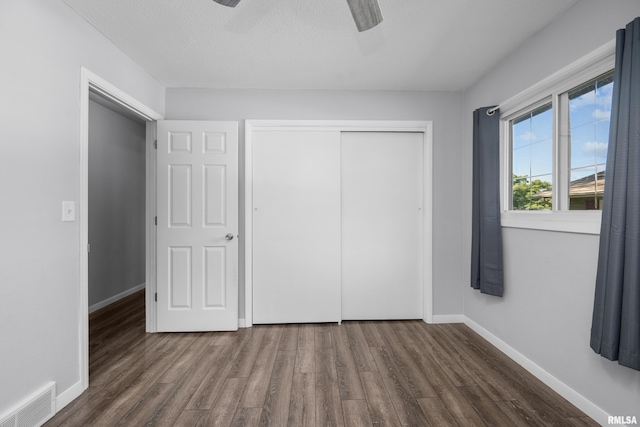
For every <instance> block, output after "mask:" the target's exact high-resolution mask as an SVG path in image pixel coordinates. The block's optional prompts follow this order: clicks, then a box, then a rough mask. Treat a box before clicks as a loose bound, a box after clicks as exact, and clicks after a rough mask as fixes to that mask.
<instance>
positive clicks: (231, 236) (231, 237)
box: [224, 233, 233, 240]
mask: <svg viewBox="0 0 640 427" xmlns="http://www.w3.org/2000/svg"><path fill="white" fill-rule="evenodd" d="M224 238H225V239H227V240H233V234H231V233H229V234H227V235H226V236H224Z"/></svg>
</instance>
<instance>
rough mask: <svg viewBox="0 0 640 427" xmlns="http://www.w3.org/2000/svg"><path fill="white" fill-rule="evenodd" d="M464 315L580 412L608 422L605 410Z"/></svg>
mask: <svg viewBox="0 0 640 427" xmlns="http://www.w3.org/2000/svg"><path fill="white" fill-rule="evenodd" d="M463 317H464V324H465V325H467V326H468V327H470V328H471V329H473V330H474V331H475V332H476V333H477V334H478V335H480V336H481V337H482V338H484V339H486V340H487V341H489V342H490V343H491V344H493V345H494V346H495V347H496V348H497V349H498V350H500V351H501V352H503V353H504V354H506V355H507V356H509V358H511V359H512V360H514V361H515V362H516V363H518V364H519V365H520V366H522V367H523V368H525V369H526V370H527V371H529V372H530V373H531V374H533V376H535V377H536V378H538V379H539V380H540V381H542V382H543V383H545V384H546V385H548V386H549V387H551V389H553V390H554V391H555V392H556V393H558V394H559V395H561V396H562V397H564V398H565V399H567V400H568V401H569V402H571V403H572V404H573V405H574V406H576V407H577V408H578V409H580V410H581V411H582V412H584V413H585V414H587V415H588V416H590V417H591V418H593V419H594V420H595V421H596V422H597V423H599V424H600V425H607V424H608V417H609V414H607V413H606V412H605V411H603V410H602V409H600V408H599V407H598V406H596V405H595V404H594V403H593V402H591V401H590V400H588V399H587V398H585V397H584V396H582V395H581V394H580V393H578V392H577V391H575V390H574V389H572V388H571V387H569V386H568V385H566V384H565V383H563V382H562V381H560V380H559V379H558V378H556V377H554V376H553V375H551V374H550V373H549V372H547V371H545V370H544V369H543V368H541V367H540V366H538V365H537V364H536V363H535V362H533V361H532V360H531V359H529V358H527V357H526V356H525V355H523V354H522V353H520V352H518V351H517V350H516V349H514V348H513V347H511V346H510V345H509V344H507V343H506V342H504V341H502V340H501V339H500V338H498V337H497V336H495V335H493V334H492V333H491V332H489V331H487V330H486V329H484V328H483V327H482V326H480V325H479V324H477V323H476V322H474V321H473V320H471V319H469V318H468V317H466V316H463Z"/></svg>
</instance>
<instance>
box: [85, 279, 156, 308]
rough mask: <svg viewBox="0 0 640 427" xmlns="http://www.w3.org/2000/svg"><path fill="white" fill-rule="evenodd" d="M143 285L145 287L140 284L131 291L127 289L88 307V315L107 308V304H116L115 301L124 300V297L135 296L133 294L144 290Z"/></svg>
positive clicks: (143, 284)
mask: <svg viewBox="0 0 640 427" xmlns="http://www.w3.org/2000/svg"><path fill="white" fill-rule="evenodd" d="M145 285H146V284H145V283H142V284H140V285H138V286H134V287H133V288H131V289H127V290H126V291H124V292H120V293H119V294H118V295H114V296H112V297H110V298H107V299H106V300H104V301H100V302H98V303H95V304H93V305H90V306H89V314H91V313H93V312H94V311H97V310H100V309H101V308H103V307H106V306H108V305H109V304H113V303H114V302H116V301H118V300H121V299H122V298H124V297H128V296H129V295H131V294H135V293H136V292H138V291H139V290H141V289H144V288H145Z"/></svg>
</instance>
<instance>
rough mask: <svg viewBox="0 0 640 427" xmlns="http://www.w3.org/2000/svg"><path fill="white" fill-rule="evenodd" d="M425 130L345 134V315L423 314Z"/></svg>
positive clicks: (410, 316)
mask: <svg viewBox="0 0 640 427" xmlns="http://www.w3.org/2000/svg"><path fill="white" fill-rule="evenodd" d="M423 135H424V134H423V133H394V132H345V133H343V134H342V150H341V151H342V156H341V157H342V166H341V175H342V180H341V181H342V182H341V193H342V318H343V319H344V320H356V319H358V320H373V319H421V318H422V317H423V239H424V232H423V212H422V209H424V207H423V198H424V196H423V195H424V191H423V183H424V178H423V158H424V155H423V139H424V136H423Z"/></svg>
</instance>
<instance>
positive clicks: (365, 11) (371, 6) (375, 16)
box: [215, 0, 383, 32]
mask: <svg viewBox="0 0 640 427" xmlns="http://www.w3.org/2000/svg"><path fill="white" fill-rule="evenodd" d="M215 1H217V0H215ZM347 3H349V9H351V14H352V15H353V20H354V21H356V27H358V31H359V32H363V31H367V30H369V29H371V28H373V27H375V26H376V25H378V24H379V23H381V22H382V19H383V18H382V11H380V6H379V5H378V0H347Z"/></svg>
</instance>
